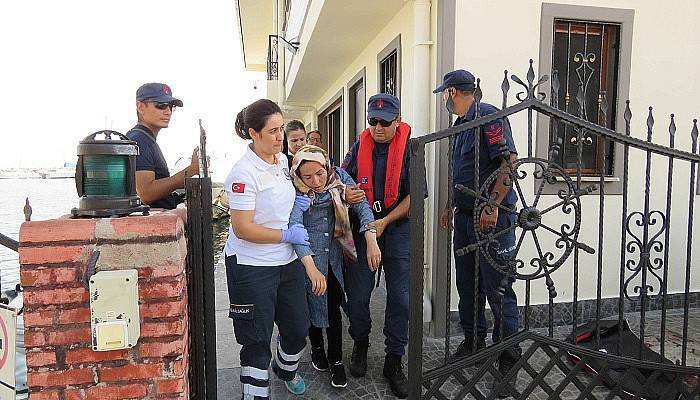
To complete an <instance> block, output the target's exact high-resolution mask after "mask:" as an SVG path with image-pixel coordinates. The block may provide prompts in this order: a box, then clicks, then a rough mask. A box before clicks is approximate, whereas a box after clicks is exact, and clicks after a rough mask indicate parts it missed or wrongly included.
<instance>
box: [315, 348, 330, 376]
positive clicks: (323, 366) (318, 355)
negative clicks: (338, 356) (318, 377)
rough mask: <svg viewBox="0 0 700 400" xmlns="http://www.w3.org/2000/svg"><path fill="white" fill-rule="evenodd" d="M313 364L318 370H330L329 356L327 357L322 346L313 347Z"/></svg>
mask: <svg viewBox="0 0 700 400" xmlns="http://www.w3.org/2000/svg"><path fill="white" fill-rule="evenodd" d="M311 365H312V366H313V367H314V369H315V370H317V371H327V370H328V358H326V351H325V350H323V346H321V347H311Z"/></svg>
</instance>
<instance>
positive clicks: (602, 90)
mask: <svg viewBox="0 0 700 400" xmlns="http://www.w3.org/2000/svg"><path fill="white" fill-rule="evenodd" d="M619 50H620V24H607V23H596V22H587V21H586V22H584V21H576V20H567V19H555V20H554V44H553V46H552V71H557V73H558V77H559V83H560V85H561V92H560V95H559V104H557V105H556V106H557V108H559V109H561V110H564V111H566V112H568V113H570V114H574V115H578V116H580V117H582V118H583V119H586V120H588V121H590V122H592V123H594V124H598V125H601V126H605V127H606V128H610V129H612V130H615V128H616V124H615V114H616V109H615V107H609V105H610V104H613V105H615V104H617V98H618V96H617V86H618V73H619V69H618V59H619V57H620V53H619ZM579 92H580V93H579ZM579 96H582V98H583V99H584V101H583V104H579V101H578V100H577V99H578V98H579ZM550 124H551V125H550V132H549V133H550V138H549V140H550V143H553V142H555V141H558V142H559V143H560V144H561V148H560V150H559V152H558V153H557V155H556V159H555V160H553V161H555V162H556V163H557V164H559V165H561V166H562V167H563V168H564V169H565V170H567V171H569V172H571V173H576V164H577V149H578V146H577V143H576V140H577V132H576V131H575V130H574V129H573V127H572V126H569V125H566V124H564V123H563V122H561V121H559V122H555V121H554V120H552V121H551V122H550ZM555 124H556V125H557V126H553V125H555ZM584 137H585V139H584V140H585V141H584V144H583V151H582V158H581V172H582V173H583V174H584V175H598V174H600V173H601V171H602V172H603V173H604V175H608V176H610V175H613V168H612V167H613V160H614V157H615V148H614V145H613V143H611V142H608V141H606V140H604V139H602V138H598V137H597V136H596V135H591V136H587V137H586V136H585V133H584Z"/></svg>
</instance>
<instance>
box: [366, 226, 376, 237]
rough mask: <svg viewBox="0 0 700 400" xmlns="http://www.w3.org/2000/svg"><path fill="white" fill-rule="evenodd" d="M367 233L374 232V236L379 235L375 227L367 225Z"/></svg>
mask: <svg viewBox="0 0 700 400" xmlns="http://www.w3.org/2000/svg"><path fill="white" fill-rule="evenodd" d="M365 232H372V233H374V234H375V235H376V234H377V228H376V227H374V226H368V225H365Z"/></svg>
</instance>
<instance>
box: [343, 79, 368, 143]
mask: <svg viewBox="0 0 700 400" xmlns="http://www.w3.org/2000/svg"><path fill="white" fill-rule="evenodd" d="M365 106H366V101H365V69H364V68H363V69H362V71H360V72H359V73H358V74H357V75H355V77H354V78H352V79H351V80H350V82H348V130H349V131H348V149H350V148H352V145H353V144H354V143H355V142H356V141H357V137H358V135H359V134H360V133H361V132H362V131H363V130H365V127H366V126H367V123H366V122H365V121H366V120H367V118H366V117H367V115H366V114H367V111H366V110H365Z"/></svg>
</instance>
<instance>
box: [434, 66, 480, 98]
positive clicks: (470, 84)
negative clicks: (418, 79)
mask: <svg viewBox="0 0 700 400" xmlns="http://www.w3.org/2000/svg"><path fill="white" fill-rule="evenodd" d="M475 82H476V79H474V75H472V73H471V72H469V71H465V70H463V69H458V70H455V71H452V72H448V73H446V74H445V77H444V78H442V85H440V86H438V87H437V89H435V90H433V93H440V92H442V91H443V90H445V89H447V88H450V87H454V88H457V89H460V90H473V89H474V88H475V86H474V83H475Z"/></svg>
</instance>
